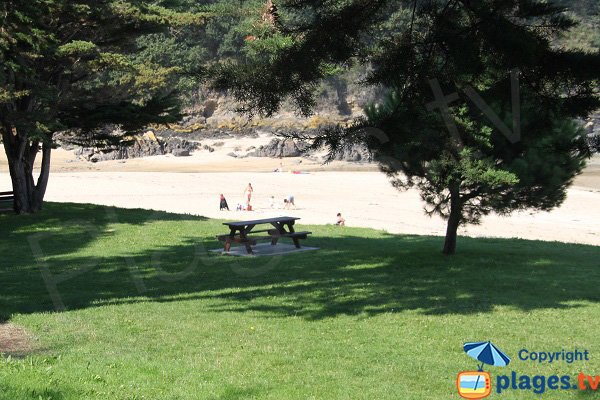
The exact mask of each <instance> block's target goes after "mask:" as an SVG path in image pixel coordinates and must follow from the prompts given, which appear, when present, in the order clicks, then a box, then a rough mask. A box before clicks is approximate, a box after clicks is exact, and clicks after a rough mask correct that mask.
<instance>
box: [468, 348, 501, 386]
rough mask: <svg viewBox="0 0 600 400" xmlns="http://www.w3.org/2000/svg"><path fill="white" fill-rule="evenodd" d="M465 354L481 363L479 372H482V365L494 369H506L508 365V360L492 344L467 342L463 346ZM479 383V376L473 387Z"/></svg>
mask: <svg viewBox="0 0 600 400" xmlns="http://www.w3.org/2000/svg"><path fill="white" fill-rule="evenodd" d="M463 349H464V350H465V353H467V354H468V355H469V356H471V357H473V358H474V359H476V360H477V361H481V365H479V366H478V367H479V371H483V364H489V365H493V366H495V367H506V366H507V365H508V364H509V363H510V358H509V357H508V356H507V355H506V354H504V353H503V352H502V351H501V350H500V349H499V348H497V347H496V346H494V345H493V344H492V342H489V341H488V342H469V343H465V344H464V346H463ZM478 383H479V376H478V377H477V381H476V382H475V387H477V384H478Z"/></svg>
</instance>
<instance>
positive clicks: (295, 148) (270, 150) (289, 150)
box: [248, 139, 306, 158]
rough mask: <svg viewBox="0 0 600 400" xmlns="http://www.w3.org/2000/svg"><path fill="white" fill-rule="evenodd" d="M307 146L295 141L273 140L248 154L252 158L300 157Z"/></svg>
mask: <svg viewBox="0 0 600 400" xmlns="http://www.w3.org/2000/svg"><path fill="white" fill-rule="evenodd" d="M305 149H306V145H304V144H303V143H296V142H295V141H294V140H293V139H273V140H271V142H269V144H267V145H265V146H260V147H259V148H258V149H256V150H255V151H253V152H251V153H248V156H250V157H273V158H277V157H299V156H301V155H302V154H303V153H304V150H305Z"/></svg>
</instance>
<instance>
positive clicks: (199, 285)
mask: <svg viewBox="0 0 600 400" xmlns="http://www.w3.org/2000/svg"><path fill="white" fill-rule="evenodd" d="M107 210H108V211H107ZM68 221H71V222H68ZM159 223H160V224H162V225H160V224H159ZM0 225H1V226H2V228H1V229H2V232H1V237H2V244H1V245H0V282H1V283H2V291H1V292H0V293H1V294H0V317H2V318H3V319H9V318H10V316H11V315H12V314H15V313H31V312H40V311H52V310H56V309H57V296H58V298H59V300H60V303H62V305H63V306H64V307H65V309H80V308H86V307H91V306H99V305H105V304H124V303H139V302H148V301H152V302H168V301H185V300H194V299H206V300H210V303H209V304H210V307H211V310H213V311H214V312H222V311H229V312H231V311H234V312H247V311H254V312H260V313H262V314H263V315H264V316H267V317H282V316H289V315H295V316H300V317H303V318H306V319H322V318H329V317H335V316H338V315H376V314H380V313H395V312H403V311H407V310H412V311H417V312H420V313H424V314H472V313H481V312H490V311H492V310H493V309H494V308H495V307H497V306H509V307H514V308H517V309H521V310H533V309H541V308H566V307H578V306H579V305H580V304H581V303H582V302H598V301H600V291H598V289H597V288H598V283H599V282H600V268H598V267H599V265H598V260H599V259H600V250H599V248H598V247H594V246H585V245H574V244H562V243H549V242H538V241H526V240H506V239H471V238H461V239H460V242H459V249H458V251H459V254H457V255H456V256H452V257H446V256H443V255H442V254H441V253H440V247H441V244H442V239H441V238H438V237H426V236H409V235H390V234H385V233H382V232H375V231H370V230H353V229H346V230H341V229H333V228H330V227H329V228H328V227H311V230H313V231H314V232H315V234H314V235H313V236H311V238H310V239H309V240H308V242H309V243H310V245H314V246H318V247H320V248H321V249H322V250H320V251H317V252H306V253H297V254H291V255H286V256H280V257H257V258H239V257H226V256H219V255H214V254H209V253H208V249H212V248H217V247H219V244H218V242H217V241H216V240H215V239H214V235H215V234H218V233H223V227H222V225H221V223H220V222H219V221H211V220H206V219H204V218H202V217H194V216H185V215H176V214H167V213H162V212H152V211H144V210H122V209H113V208H108V209H107V208H105V207H99V206H90V205H72V204H61V205H52V204H51V205H49V207H48V210H47V211H45V212H44V213H42V214H39V215H34V216H26V217H2V218H0ZM155 225H157V226H155ZM163 225H164V226H163ZM115 226H116V227H117V228H115ZM123 226H124V227H126V228H127V229H130V230H128V231H127V232H126V233H120V232H117V234H115V233H114V229H117V230H118V229H120V228H119V227H123ZM130 227H134V228H136V229H133V230H132V229H131V228H130ZM138 228H139V229H138ZM40 232H42V234H41V233H40ZM36 235H38V236H36ZM39 235H41V236H39ZM32 236H33V237H36V238H38V239H39V240H38V239H36V240H38V242H39V248H40V249H43V251H42V254H37V257H36V254H35V253H36V252H35V251H34V250H32V249H33V247H35V246H33V247H32V240H31V238H32ZM174 236H176V238H173V237H174ZM175 239H176V240H175ZM34 243H35V240H34ZM90 248H92V250H90ZM94 248H95V250H93V249H94ZM98 248H99V249H100V251H99V250H98ZM40 260H41V262H40ZM44 268H47V272H48V273H49V274H50V277H51V278H52V279H54V280H55V285H54V289H52V285H49V284H48V279H44V276H43V275H42V274H41V273H40V271H42V270H43V269H44ZM53 290H54V293H53Z"/></svg>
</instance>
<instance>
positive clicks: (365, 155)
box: [333, 144, 373, 163]
mask: <svg viewBox="0 0 600 400" xmlns="http://www.w3.org/2000/svg"><path fill="white" fill-rule="evenodd" d="M333 159H334V160H337V161H352V162H365V163H368V162H371V161H373V157H372V155H371V153H370V152H369V150H368V149H367V146H363V145H357V144H354V145H349V146H344V147H342V148H341V149H339V150H338V151H337V152H336V153H335V155H334V158H333Z"/></svg>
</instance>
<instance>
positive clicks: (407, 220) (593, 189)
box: [0, 150, 600, 245]
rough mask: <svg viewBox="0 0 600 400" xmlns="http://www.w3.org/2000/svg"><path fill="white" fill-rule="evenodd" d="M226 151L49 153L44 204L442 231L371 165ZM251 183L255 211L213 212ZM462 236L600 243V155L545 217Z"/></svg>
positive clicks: (484, 226) (502, 220)
mask: <svg viewBox="0 0 600 400" xmlns="http://www.w3.org/2000/svg"><path fill="white" fill-rule="evenodd" d="M224 152H225V150H222V151H218V152H215V153H207V152H200V153H197V154H195V155H194V156H192V157H185V158H175V157H172V156H158V157H149V158H144V159H137V160H129V161H127V162H119V161H110V162H100V163H96V164H92V163H88V162H83V161H72V160H73V159H74V156H73V155H72V153H70V152H66V151H64V150H59V151H57V152H55V155H54V160H53V161H54V164H53V173H52V174H51V177H50V183H49V187H48V192H47V196H46V199H47V200H50V201H59V202H80V203H94V204H101V205H110V206H118V207H125V208H146V209H154V210H164V211H169V212H177V213H189V214H195V215H203V216H207V217H211V218H221V219H226V220H244V219H255V218H263V217H264V218H266V217H272V216H280V215H290V216H297V217H300V218H301V221H299V224H331V223H334V222H335V220H336V214H337V213H338V212H341V213H342V214H343V216H344V217H345V218H346V221H347V224H348V226H359V227H371V228H377V229H384V230H386V231H388V232H390V233H408V234H424V235H444V233H445V222H444V221H443V220H442V219H441V218H439V217H428V216H427V215H425V213H424V211H423V206H424V204H423V202H422V201H421V200H420V198H419V193H418V192H417V191H415V190H409V191H407V192H398V191H397V190H395V189H394V188H392V187H391V186H390V184H389V182H388V180H387V179H386V177H385V176H384V175H383V174H381V173H379V172H376V168H375V167H374V166H358V165H356V164H351V163H343V162H338V163H334V164H331V165H327V166H323V165H322V164H319V163H317V162H311V161H307V160H301V159H284V160H283V161H284V169H286V170H293V169H298V170H303V171H306V172H309V173H305V174H292V173H289V172H284V173H275V172H267V171H272V170H273V169H275V168H277V167H278V166H279V162H280V160H276V159H256V158H243V159H235V158H232V157H228V156H226V154H223V153H224ZM299 161H302V162H301V163H299ZM0 171H1V172H0V189H1V190H4V189H5V188H9V187H10V186H9V185H10V181H9V178H8V174H7V173H6V166H5V161H4V162H3V161H2V159H0ZM167 171H168V172H167ZM237 171H247V172H237ZM183 172H185V173H183ZM248 182H251V183H252V185H253V186H254V189H255V193H254V197H253V201H252V204H253V206H254V207H255V211H252V212H247V211H229V212H227V211H223V212H221V211H219V208H218V204H219V194H220V193H223V194H224V195H225V197H226V198H227V200H228V202H229V205H230V208H231V209H232V210H233V209H235V206H236V204H237V203H238V202H239V203H242V202H243V196H242V194H243V191H244V188H245V186H246V185H247V184H248ZM1 190H0V191H1ZM290 194H291V195H294V197H295V199H296V205H297V209H292V210H282V209H277V208H276V209H271V208H270V206H269V204H270V198H271V196H274V197H275V200H276V204H277V206H281V205H282V204H283V198H284V197H286V196H287V195H290ZM460 234H461V235H468V236H473V237H502V238H513V237H518V238H524V239H539V240H548V241H561V242H572V243H585V244H591V245H600V157H596V158H594V159H593V160H592V161H591V163H590V166H589V167H588V169H587V170H586V172H585V173H584V174H583V175H582V176H580V177H578V178H577V180H576V181H575V184H574V186H573V187H572V188H570V189H569V192H568V197H567V199H566V201H565V202H564V204H563V205H562V206H561V207H559V208H557V209H555V210H553V211H551V212H532V211H526V212H517V213H513V214H512V215H511V216H509V217H501V216H497V215H490V216H487V217H484V219H483V221H482V223H481V225H469V226H467V227H464V228H461V229H460Z"/></svg>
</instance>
